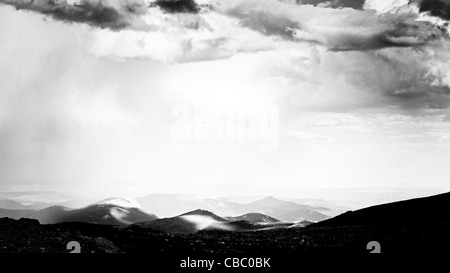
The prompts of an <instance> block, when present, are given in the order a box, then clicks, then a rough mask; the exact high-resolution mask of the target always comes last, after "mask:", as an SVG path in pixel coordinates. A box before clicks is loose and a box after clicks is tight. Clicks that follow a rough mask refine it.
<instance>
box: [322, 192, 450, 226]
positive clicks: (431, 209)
mask: <svg viewBox="0 0 450 273" xmlns="http://www.w3.org/2000/svg"><path fill="white" fill-rule="evenodd" d="M449 212H450V192H449V193H444V194H440V195H436V196H431V197H425V198H417V199H411V200H406V201H400V202H394V203H388V204H383V205H378V206H373V207H369V208H365V209H361V210H357V211H353V212H352V211H349V212H346V213H344V214H342V215H339V216H336V217H334V218H332V219H328V220H325V221H323V222H320V223H317V224H314V225H313V226H314V227H329V226H379V225H404V226H406V225H415V226H418V225H422V224H423V225H427V224H429V223H433V225H441V224H445V225H449V224H450V213H449Z"/></svg>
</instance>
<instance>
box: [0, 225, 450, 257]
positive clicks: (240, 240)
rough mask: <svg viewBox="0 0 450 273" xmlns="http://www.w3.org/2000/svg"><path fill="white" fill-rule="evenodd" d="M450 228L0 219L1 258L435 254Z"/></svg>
mask: <svg viewBox="0 0 450 273" xmlns="http://www.w3.org/2000/svg"><path fill="white" fill-rule="evenodd" d="M449 228H450V227H449V226H446V225H442V226H437V227H435V226H431V225H427V224H426V223H424V224H422V225H418V226H414V227H411V226H395V225H383V226H333V227H327V226H325V227H314V225H313V226H309V227H305V228H284V229H277V230H266V231H248V232H223V231H220V232H217V231H214V232H213V231H205V232H198V233H196V234H166V233H160V232H152V231H149V230H147V229H141V228H123V227H114V226H102V225H92V224H83V223H65V224H58V225H40V224H39V223H38V222H37V221H36V220H28V219H21V220H12V219H8V218H3V219H0V252H1V253H68V252H70V251H69V250H67V249H66V245H67V243H68V242H70V241H77V242H79V243H80V245H81V252H82V253H135V254H143V253H145V254H152V253H153V254H161V253H174V254H176V253H178V254H179V253H189V254H192V255H194V254H235V255H237V254H243V255H245V254H247V255H258V254H267V253H327V254H329V253H339V254H343V253H349V254H358V253H361V254H363V253H368V252H369V250H367V249H366V246H367V243H368V242H370V241H378V242H379V243H380V244H381V250H382V253H390V254H397V253H398V254H407V253H418V254H420V253H429V252H430V251H431V252H436V253H439V252H440V251H441V252H442V251H448V250H446V246H447V245H449V243H450V236H449V234H448V230H450V229H449Z"/></svg>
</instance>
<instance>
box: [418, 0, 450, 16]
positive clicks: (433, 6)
mask: <svg viewBox="0 0 450 273" xmlns="http://www.w3.org/2000/svg"><path fill="white" fill-rule="evenodd" d="M419 6H420V12H429V13H430V14H431V15H433V16H436V17H440V18H442V19H444V20H450V1H448V0H420V1H419Z"/></svg>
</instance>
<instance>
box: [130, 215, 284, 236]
mask: <svg viewBox="0 0 450 273" xmlns="http://www.w3.org/2000/svg"><path fill="white" fill-rule="evenodd" d="M249 215H250V216H249V217H248V218H253V220H256V218H258V219H261V220H262V219H266V220H267V219H273V218H271V217H269V216H267V215H263V214H249ZM252 216H253V217H252ZM245 218H246V217H245V215H243V216H240V217H231V219H225V218H222V217H220V216H218V215H216V214H214V213H212V212H210V211H206V210H194V211H191V212H188V213H185V214H182V215H179V216H176V217H171V218H163V219H157V220H153V221H148V222H145V223H137V224H135V225H133V226H132V227H131V228H130V229H136V228H140V229H149V230H152V231H161V232H166V233H185V234H186V233H196V232H198V231H249V230H260V229H270V228H279V227H286V226H290V225H291V223H279V222H276V221H277V220H276V219H273V220H275V221H273V222H268V221H249V220H252V219H249V220H247V219H245Z"/></svg>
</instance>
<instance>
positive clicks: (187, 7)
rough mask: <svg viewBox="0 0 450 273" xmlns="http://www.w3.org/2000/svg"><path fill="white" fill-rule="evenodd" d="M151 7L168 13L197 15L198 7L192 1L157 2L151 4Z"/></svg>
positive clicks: (162, 0)
mask: <svg viewBox="0 0 450 273" xmlns="http://www.w3.org/2000/svg"><path fill="white" fill-rule="evenodd" d="M151 6H158V7H160V8H161V9H162V10H164V11H165V12H169V13H181V12H188V13H197V12H198V11H199V6H198V5H197V4H196V3H195V1H194V0H157V1H155V2H153V3H151Z"/></svg>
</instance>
